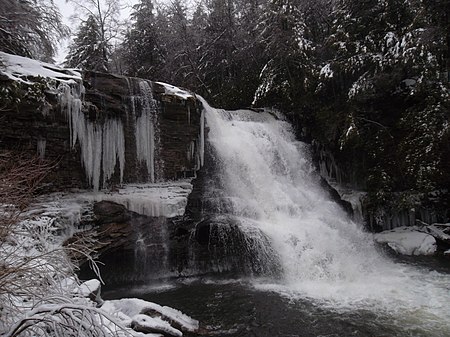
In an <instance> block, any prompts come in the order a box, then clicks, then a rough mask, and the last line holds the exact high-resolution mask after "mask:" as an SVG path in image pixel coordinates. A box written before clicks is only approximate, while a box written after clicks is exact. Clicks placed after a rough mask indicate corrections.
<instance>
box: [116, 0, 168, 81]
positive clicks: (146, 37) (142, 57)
mask: <svg viewBox="0 0 450 337" xmlns="http://www.w3.org/2000/svg"><path fill="white" fill-rule="evenodd" d="M153 11H154V7H153V2H152V0H141V1H140V2H139V3H138V4H136V5H134V6H133V12H132V14H131V19H132V20H133V23H132V26H131V28H130V30H129V31H128V32H127V33H126V35H125V39H124V43H123V45H124V62H125V64H126V73H127V74H129V75H131V76H138V77H143V78H149V79H154V80H158V79H161V76H159V74H160V73H162V67H163V65H164V51H163V50H162V49H161V46H160V36H159V35H158V31H157V24H156V18H155V15H154V13H153Z"/></svg>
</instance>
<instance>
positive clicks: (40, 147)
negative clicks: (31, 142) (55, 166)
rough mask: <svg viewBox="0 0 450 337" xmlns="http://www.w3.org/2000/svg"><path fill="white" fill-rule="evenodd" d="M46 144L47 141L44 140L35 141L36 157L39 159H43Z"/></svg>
mask: <svg viewBox="0 0 450 337" xmlns="http://www.w3.org/2000/svg"><path fill="white" fill-rule="evenodd" d="M46 144H47V140H46V139H45V138H40V139H38V140H37V155H38V156H39V158H40V159H44V158H45V146H46Z"/></svg>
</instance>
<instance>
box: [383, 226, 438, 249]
mask: <svg viewBox="0 0 450 337" xmlns="http://www.w3.org/2000/svg"><path fill="white" fill-rule="evenodd" d="M374 239H375V241H376V242H378V243H381V244H386V245H387V246H388V247H389V248H391V249H392V250H394V251H395V252H396V253H398V254H402V255H433V254H434V253H435V252H436V240H435V238H434V237H433V236H431V235H430V234H427V233H424V232H423V231H420V229H419V228H418V227H415V226H411V227H397V228H395V229H392V230H388V231H384V232H381V233H378V234H375V235H374Z"/></svg>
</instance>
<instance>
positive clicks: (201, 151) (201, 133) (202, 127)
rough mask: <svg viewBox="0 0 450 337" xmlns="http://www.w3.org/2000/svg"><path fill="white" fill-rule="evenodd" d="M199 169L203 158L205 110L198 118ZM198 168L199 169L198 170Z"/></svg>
mask: <svg viewBox="0 0 450 337" xmlns="http://www.w3.org/2000/svg"><path fill="white" fill-rule="evenodd" d="M199 150H200V167H202V166H203V162H204V158H205V110H204V109H202V114H201V116H200V149H199ZM200 167H199V168H200Z"/></svg>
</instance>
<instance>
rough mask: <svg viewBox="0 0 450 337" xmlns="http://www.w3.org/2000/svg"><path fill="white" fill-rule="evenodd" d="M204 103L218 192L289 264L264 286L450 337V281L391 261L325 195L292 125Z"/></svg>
mask: <svg viewBox="0 0 450 337" xmlns="http://www.w3.org/2000/svg"><path fill="white" fill-rule="evenodd" d="M202 103H203V105H204V108H205V111H206V121H207V125H208V127H209V134H208V142H209V144H210V146H211V147H212V150H213V151H214V153H215V155H214V157H215V160H216V161H217V163H216V166H217V167H218V168H219V170H218V172H216V174H217V180H218V181H219V183H218V185H220V186H221V189H222V190H221V193H222V194H223V195H224V197H225V198H227V199H228V200H230V204H231V207H227V209H226V212H227V213H228V215H230V216H231V217H233V219H237V220H236V221H237V223H238V225H239V226H243V227H246V228H248V227H249V226H250V227H252V228H254V230H253V231H251V230H242V233H244V235H249V236H251V239H252V240H253V241H254V240H258V238H259V237H267V238H268V239H269V240H268V241H269V242H270V245H271V246H272V248H273V251H275V252H277V254H278V257H279V261H280V264H281V269H282V274H283V275H282V280H281V281H279V282H277V284H267V283H264V282H265V281H257V282H256V286H257V287H258V288H259V289H268V290H275V291H279V292H282V293H283V294H286V295H287V296H291V297H297V298H298V297H301V298H310V299H312V300H313V301H317V302H318V303H321V304H322V305H324V306H326V307H328V308H332V309H333V310H343V311H346V310H354V309H362V310H372V311H374V312H383V313H386V312H389V313H390V314H392V315H394V316H397V317H396V319H395V324H398V325H400V326H402V328H403V327H406V328H405V329H406V330H408V331H412V335H429V336H450V324H449V322H450V277H449V276H448V275H443V274H439V273H436V272H433V273H427V272H424V271H421V270H419V269H415V268H413V267H409V266H405V265H401V264H396V263H394V262H392V261H391V260H389V259H388V258H386V257H384V256H382V255H381V254H380V253H379V252H378V251H377V250H376V248H375V246H374V244H373V240H372V236H371V235H370V234H368V233H365V232H363V231H362V230H361V229H360V228H359V226H358V225H357V224H355V223H354V222H352V221H351V220H350V219H349V218H348V216H347V215H346V214H345V212H344V211H343V210H341V209H340V207H339V206H338V205H337V204H336V203H334V202H332V201H331V200H329V198H328V197H327V195H326V193H325V192H324V191H323V190H322V189H321V188H320V186H319V177H318V175H317V174H315V173H314V168H313V166H312V164H311V161H310V159H309V155H308V147H307V145H306V144H304V143H301V142H298V141H296V140H295V137H294V134H293V132H292V129H291V126H290V125H289V124H288V123H287V122H285V121H283V120H282V119H280V118H276V117H274V116H272V115H270V114H268V113H259V114H257V113H254V112H251V111H234V112H229V111H224V110H217V109H214V108H211V107H209V105H208V104H207V103H206V102H205V101H204V100H203V101H202ZM255 232H260V233H263V234H264V235H263V236H261V235H259V236H258V235H253V234H252V233H255ZM264 245H267V243H263V242H261V244H260V246H261V247H262V246H264ZM262 256H264V255H262ZM262 263H264V261H263V262H262ZM415 329H416V330H415ZM414 331H419V332H417V334H415V333H414Z"/></svg>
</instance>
